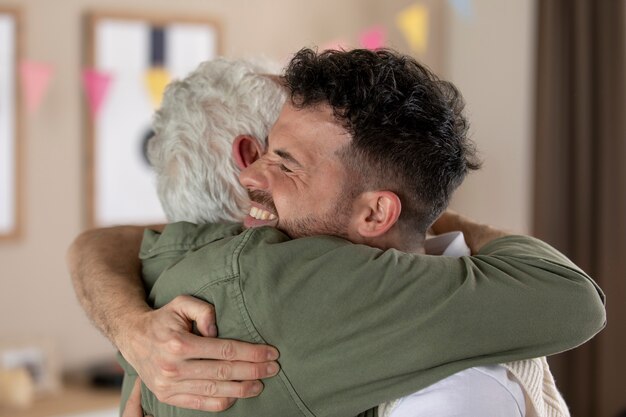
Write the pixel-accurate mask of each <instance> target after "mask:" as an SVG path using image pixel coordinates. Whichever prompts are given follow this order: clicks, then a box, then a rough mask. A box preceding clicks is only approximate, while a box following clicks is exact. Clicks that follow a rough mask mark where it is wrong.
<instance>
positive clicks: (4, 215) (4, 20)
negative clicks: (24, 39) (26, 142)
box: [0, 11, 17, 236]
mask: <svg viewBox="0 0 626 417" xmlns="http://www.w3.org/2000/svg"><path fill="white" fill-rule="evenodd" d="M16 44H17V42H16V18H15V16H14V15H13V14H9V13H4V12H2V11H0V236H9V235H12V234H14V233H15V231H16V230H17V220H16V216H17V213H16V210H17V197H16V194H17V189H16V187H17V161H16V146H17V143H16V142H17V126H16V120H17V118H16V114H17V108H16V107H17V105H16V103H17V102H16V90H17V88H16V76H15V68H16V59H17V57H16Z"/></svg>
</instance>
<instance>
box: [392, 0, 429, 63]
mask: <svg viewBox="0 0 626 417" xmlns="http://www.w3.org/2000/svg"><path fill="white" fill-rule="evenodd" d="M396 24H397V25H398V28H399V29H400V30H401V31H402V33H403V34H404V37H405V38H406V40H407V42H408V43H409V45H410V46H411V49H413V50H414V51H415V52H417V53H419V54H424V53H425V52H426V49H427V47H428V9H427V8H426V6H424V5H423V4H415V5H413V6H411V7H408V8H406V9H404V10H403V11H402V12H400V14H398V17H397V18H396Z"/></svg>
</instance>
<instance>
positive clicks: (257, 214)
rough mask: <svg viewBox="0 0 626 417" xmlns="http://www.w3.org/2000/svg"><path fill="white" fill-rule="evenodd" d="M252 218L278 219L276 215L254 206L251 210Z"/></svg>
mask: <svg viewBox="0 0 626 417" xmlns="http://www.w3.org/2000/svg"><path fill="white" fill-rule="evenodd" d="M250 216H251V217H254V218H255V219H257V220H274V219H275V218H276V215H275V214H273V213H270V212H269V211H266V210H263V209H260V208H257V207H254V206H252V207H251V208H250Z"/></svg>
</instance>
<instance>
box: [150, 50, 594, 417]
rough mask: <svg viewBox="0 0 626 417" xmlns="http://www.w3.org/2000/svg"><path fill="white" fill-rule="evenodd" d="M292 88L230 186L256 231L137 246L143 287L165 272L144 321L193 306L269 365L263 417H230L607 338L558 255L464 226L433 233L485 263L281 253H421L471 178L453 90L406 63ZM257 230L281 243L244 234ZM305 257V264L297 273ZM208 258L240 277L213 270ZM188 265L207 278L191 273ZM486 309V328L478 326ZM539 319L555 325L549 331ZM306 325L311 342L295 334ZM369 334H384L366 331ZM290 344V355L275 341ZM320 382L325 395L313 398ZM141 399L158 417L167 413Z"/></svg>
mask: <svg viewBox="0 0 626 417" xmlns="http://www.w3.org/2000/svg"><path fill="white" fill-rule="evenodd" d="M333 70H334V72H333ZM354 80H360V81H361V83H360V84H359V83H358V82H354ZM287 81H288V85H289V88H290V91H291V93H292V99H293V101H292V102H291V103H289V104H287V105H286V106H285V108H284V109H283V111H282V113H281V117H280V118H279V121H278V123H277V124H276V126H275V127H274V128H273V130H272V133H271V134H270V141H269V152H268V153H266V154H264V155H263V156H262V157H261V158H260V159H259V160H258V161H256V162H254V163H253V164H252V165H251V166H249V167H248V168H246V170H244V172H243V173H242V176H241V181H242V184H244V185H246V186H247V187H248V188H249V189H250V190H251V191H252V194H251V195H252V198H253V201H254V203H253V208H252V210H251V211H250V214H251V216H249V217H248V218H247V219H246V222H245V223H246V225H247V226H248V227H253V228H255V229H252V230H249V231H247V232H245V233H244V234H242V235H239V234H238V232H239V228H238V227H239V226H222V227H218V226H209V227H204V228H195V227H190V226H189V225H178V226H172V227H169V228H168V229H166V231H165V232H164V233H163V234H162V235H152V236H150V235H148V236H147V240H146V241H144V247H143V250H142V256H143V257H144V273H145V274H146V275H149V276H152V277H153V278H156V276H157V275H159V274H160V272H162V271H163V270H164V268H165V267H166V266H168V265H172V268H171V269H169V270H167V271H165V273H164V274H163V275H161V276H160V277H159V279H158V280H156V281H151V282H154V286H153V287H152V292H151V299H152V300H153V301H154V303H155V305H156V306H161V305H163V304H164V303H165V302H167V301H169V300H170V299H172V298H173V297H174V296H175V295H178V294H181V293H187V294H194V295H196V296H198V297H200V298H204V299H206V300H208V301H213V302H215V303H216V306H217V311H218V316H220V317H221V318H222V321H221V322H219V324H220V332H221V334H222V335H226V336H229V335H230V336H232V337H236V338H239V339H242V340H250V341H262V340H266V341H268V342H270V343H275V344H276V345H277V346H279V348H280V349H281V365H282V370H281V374H280V378H273V379H270V380H267V388H266V391H265V393H264V394H263V395H262V396H261V397H259V399H258V402H257V400H248V401H244V402H239V403H237V405H236V406H235V407H233V408H232V409H231V410H229V411H228V413H231V412H232V413H233V414H232V415H248V414H246V410H247V412H248V413H249V412H254V413H255V415H265V414H264V413H267V415H281V410H282V415H295V414H293V413H296V412H299V413H301V414H304V415H348V414H350V413H356V412H358V411H361V410H364V409H365V408H367V407H369V406H372V405H374V404H377V403H378V402H380V401H382V400H388V399H391V398H395V397H397V396H400V395H405V394H407V393H409V392H412V391H415V390H416V389H419V388H423V387H424V386H426V385H428V384H430V383H432V382H434V381H436V380H438V379H441V378H443V377H445V376H447V375H450V374H452V373H454V372H456V371H459V370H461V369H464V368H467V367H468V366H473V365H480V364H485V363H493V362H495V361H503V360H510V359H521V358H526V357H532V356H537V355H543V354H546V353H553V352H555V351H558V350H561V349H564V348H568V347H572V346H573V345H575V344H577V343H580V342H582V341H584V340H585V339H586V338H588V337H590V336H591V335H592V334H593V333H594V332H595V331H597V330H598V329H599V328H600V327H601V326H602V323H603V310H602V308H601V305H600V303H599V297H598V295H597V292H596V289H595V287H594V286H593V284H591V283H590V281H588V280H587V278H586V277H585V276H584V275H583V274H581V273H580V272H579V271H578V270H576V269H575V267H574V266H573V265H571V264H570V263H569V262H568V261H567V260H565V259H564V258H562V256H561V255H559V254H558V253H556V252H555V251H554V250H552V249H551V248H549V247H546V246H545V245H541V244H539V243H538V242H537V241H534V240H532V239H528V238H521V237H502V236H503V235H504V234H503V233H501V232H498V231H495V230H493V229H491V228H488V227H483V226H479V225H475V224H472V223H468V222H466V221H464V220H462V219H461V218H459V217H446V218H445V219H444V221H442V222H441V223H440V225H439V227H441V228H444V229H446V228H448V229H449V228H450V227H451V226H453V227H455V228H456V227H460V228H462V229H463V228H465V229H466V231H469V232H470V233H469V235H468V237H469V240H470V246H471V247H472V249H473V251H474V252H479V251H480V255H481V256H479V257H476V258H473V259H469V258H468V259H464V260H453V259H444V258H440V259H437V258H432V257H423V256H421V257H420V256H411V255H402V254H400V253H398V252H394V251H385V252H380V251H376V250H374V249H368V248H366V247H365V246H353V245H347V246H346V243H345V241H343V240H339V241H338V240H336V239H335V240H332V239H331V240H329V239H322V238H316V239H317V240H316V239H311V238H306V239H296V240H288V239H287V235H288V236H290V237H305V236H311V235H316V234H320V233H325V234H330V235H335V236H340V237H344V238H347V239H348V240H350V241H352V242H355V243H364V244H367V245H370V246H373V247H378V248H380V249H387V248H391V247H394V248H399V249H402V250H405V251H407V252H416V253H419V252H422V244H423V238H424V234H425V230H426V228H427V227H428V226H429V225H430V224H431V223H432V221H433V220H434V219H435V218H436V217H437V216H438V215H439V214H440V213H441V211H442V210H443V209H444V208H445V206H446V204H447V201H448V199H449V196H450V194H451V192H452V191H453V190H454V188H456V186H457V185H458V184H459V183H460V182H461V180H462V179H463V177H464V175H465V173H466V172H467V170H468V169H469V168H471V163H470V157H471V150H470V149H469V148H468V147H467V142H466V140H465V120H464V118H463V117H462V115H461V109H462V106H461V103H462V102H460V101H459V97H458V95H457V92H456V90H455V89H454V88H453V87H452V86H451V85H449V84H447V83H444V82H441V81H439V80H437V79H436V78H435V77H434V76H433V75H432V74H430V73H429V72H428V71H427V70H425V69H424V68H423V67H421V66H419V65H418V64H417V63H415V62H413V61H411V60H410V59H408V58H407V57H402V56H398V55H396V54H393V53H390V52H385V51H381V52H379V53H376V54H374V53H371V52H367V51H354V52H350V53H329V54H326V55H323V56H320V57H318V56H316V55H315V54H314V53H312V52H311V51H303V52H301V53H300V54H299V55H297V56H296V58H295V59H294V61H292V63H291V65H290V68H289V70H288V73H287ZM242 159H243V160H245V158H242ZM446 223H447V224H446ZM267 225H270V226H276V227H278V228H279V229H280V230H282V231H283V232H285V233H286V235H285V234H282V233H280V232H278V231H276V229H274V228H264V227H261V228H258V229H256V228H257V227H259V226H267ZM183 235H184V236H186V237H184V238H183V237H182V236H183ZM500 237H502V238H501V239H500ZM492 241H493V242H492ZM209 242H212V243H209ZM237 248H238V249H237ZM251 248H255V250H252V251H251V250H250V249H251ZM189 250H191V251H193V253H191V254H190V255H189V257H188V258H187V259H184V260H181V259H180V258H181V257H182V256H183V255H184V253H185V252H187V251H189ZM233 250H234V252H232V251H233ZM300 252H303V253H302V256H303V257H304V258H305V259H307V263H304V264H303V263H302V262H295V266H294V265H293V262H292V259H294V256H295V255H297V254H299V253H300ZM217 256H223V257H224V258H225V259H229V260H230V261H233V262H235V263H233V264H232V265H230V266H228V265H227V266H226V267H225V265H224V264H223V262H221V263H220V262H217V258H216V257H217ZM259 256H261V259H258V257H259ZM207 259H209V260H213V266H211V262H208V263H207ZM251 259H252V260H253V261H251ZM287 260H288V261H287ZM230 261H228V262H230ZM290 261H291V262H290ZM228 262H227V263H228ZM199 264H203V265H204V266H205V267H206V268H207V269H208V271H207V272H203V273H200V270H199V269H198V268H197V266H198V265H199ZM217 264H220V265H219V266H218V265H217ZM547 265H551V267H550V268H548V270H549V272H548V270H546V266H547ZM235 266H236V267H235ZM212 268H213V269H212ZM224 268H226V269H224ZM233 268H234V269H233ZM246 269H247V270H246ZM228 271H230V272H228ZM177 272H179V273H178V274H177ZM180 272H182V273H180ZM254 274H259V275H260V277H259V278H257V279H253V278H252V276H253V275H254ZM438 274H439V275H438ZM291 275H293V276H294V278H290V276H291ZM175 276H176V277H177V278H176V280H174V279H173V278H174V277H175ZM226 277H228V278H226ZM409 278H410V279H409ZM227 281H228V282H227ZM572 282H575V283H576V285H574V286H572V285H571V283H572ZM231 284H236V285H235V287H231ZM237 288H239V289H237ZM538 288H541V290H542V291H537V289H538ZM224 291H225V292H224ZM303 294H306V295H307V296H306V297H305V298H303V297H304V296H303ZM556 294H560V295H562V296H564V297H565V298H568V297H571V299H570V300H569V302H582V303H583V305H586V306H587V307H588V308H589V310H587V311H586V312H585V314H588V316H586V315H581V317H580V318H581V320H582V321H583V322H584V323H581V324H583V325H582V326H580V327H579V328H578V330H579V331H574V329H573V328H571V327H566V328H561V325H562V324H563V322H564V321H566V320H564V321H563V322H559V320H558V319H559V317H563V315H564V313H563V311H564V310H568V309H569V307H567V306H569V302H564V301H566V300H564V299H561V301H562V302H563V303H562V304H559V303H555V302H554V301H556V299H559V297H556ZM232 297H234V298H232ZM553 297H554V298H555V300H552V298H553ZM277 303H278V304H277ZM233 304H234V305H233ZM320 304H322V305H324V304H328V305H330V306H331V307H332V308H330V309H329V312H328V313H326V314H324V313H323V312H319V311H316V310H315V308H316V307H317V308H319V306H320ZM415 304H417V305H415ZM487 306H489V307H487ZM470 307H471V308H470ZM486 307H487V308H493V309H494V310H495V311H496V312H497V314H496V315H497V317H495V316H494V315H492V314H491V313H488V314H485V312H484V311H483V312H482V313H481V311H480V309H481V308H486ZM537 307H541V309H543V310H544V312H545V314H547V315H548V316H549V315H551V314H552V315H554V316H553V317H551V320H553V322H546V323H544V320H542V318H543V317H544V315H543V314H541V312H540V311H537V310H538V309H537ZM242 308H243V310H241V309H242ZM526 309H528V310H526ZM548 310H549V311H548ZM268 311H269V312H273V313H275V316H274V318H272V319H270V316H269V315H268ZM313 312H316V313H317V314H312V313H313ZM521 312H523V313H524V314H526V317H525V319H526V321H525V322H521V323H520V322H518V320H516V319H515V317H516V315H517V314H519V313H521ZM379 316H380V317H383V318H382V319H379V318H378V317H379ZM577 317H578V316H577ZM296 318H299V319H300V320H301V321H298V320H296ZM357 318H358V319H357ZM332 319H335V320H337V323H338V324H337V325H335V326H332V325H331V323H332V321H331V320H332ZM272 320H275V322H274V323H271V321H272ZM500 320H503V321H502V322H500ZM303 322H308V324H309V325H310V326H311V328H310V329H302V323H303ZM380 322H382V323H384V324H387V325H388V326H389V327H385V326H382V328H380V327H376V326H374V325H373V323H380ZM555 322H556V323H555ZM538 325H540V326H539V327H537V326H538ZM244 328H245V329H247V330H246V331H244V332H242V330H243V329H244ZM321 329H323V330H324V332H323V333H320V332H315V331H314V330H321ZM409 329H410V332H409ZM305 330H306V331H305ZM311 330H313V331H311ZM493 332H495V334H494V333H493ZM283 333H284V336H282V337H281V335H283ZM289 335H291V336H292V337H296V336H297V338H296V340H291V339H288V340H285V339H284V338H285V337H288V336H289ZM307 335H309V337H308V338H307V337H305V336H307ZM311 335H313V336H314V338H313V339H311ZM470 336H471V337H470ZM299 339H302V340H299ZM420 340H421V342H422V343H421V344H422V346H420ZM424 340H428V341H429V342H431V343H433V344H434V346H431V345H428V346H423V344H424V343H423V342H424ZM443 342H446V348H444V349H442V348H441V344H442V343H443ZM400 344H404V346H409V347H410V346H413V347H416V348H415V349H413V350H405V351H403V352H399V353H398V355H397V356H396V358H395V360H394V361H392V362H393V363H391V362H387V363H383V364H382V365H383V366H381V364H380V362H381V361H376V360H371V357H372V356H373V355H374V354H377V355H379V354H380V353H382V352H387V351H391V350H392V347H397V346H398V345H400ZM311 345H313V346H314V347H317V348H319V350H318V349H313V348H312V346H311ZM520 346H522V348H520ZM342 348H347V349H345V350H344V349H342ZM393 351H394V352H395V350H393ZM320 352H321V353H327V354H328V355H329V356H326V357H325V356H324V355H322V354H320V355H319V356H316V355H317V354H319V353H320ZM340 352H341V353H343V357H341V356H342V355H340V354H339V353H340ZM487 355H490V357H489V358H487V357H486V356H487ZM303 356H307V357H306V358H304V357H303ZM295 359H299V360H295ZM322 359H323V361H322ZM318 361H322V362H318ZM324 362H327V363H328V364H330V366H327V367H323V366H320V363H324ZM383 362H384V361H383ZM354 369H358V372H354ZM350 371H352V372H353V373H351V372H350ZM325 373H329V374H330V375H329V376H328V377H327V378H326V379H325V380H324V381H326V382H327V384H325V386H324V387H321V388H320V387H318V388H313V389H311V390H309V391H308V392H307V388H305V387H306V385H307V384H308V385H310V384H311V382H310V381H320V380H323V376H324V374H325ZM355 375H356V377H355ZM144 396H145V397H146V399H145V403H144V405H145V406H146V408H147V409H148V410H149V411H155V410H157V411H158V413H157V415H166V414H168V413H173V412H174V411H175V410H172V409H171V408H169V407H167V406H165V405H163V404H159V403H156V402H155V400H154V397H152V396H151V394H150V393H149V392H147V391H146V392H144ZM325 401H327V402H325ZM307 412H308V413H307ZM237 413H239V414H237ZM290 413H291V414H290ZM311 413H313V414H311Z"/></svg>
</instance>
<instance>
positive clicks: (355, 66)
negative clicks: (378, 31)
mask: <svg viewBox="0 0 626 417" xmlns="http://www.w3.org/2000/svg"><path fill="white" fill-rule="evenodd" d="M284 78H285V82H286V85H287V87H288V89H289V91H290V93H291V100H292V102H293V104H294V105H295V106H296V107H297V108H305V107H312V106H317V105H320V104H329V105H330V106H331V107H332V110H333V113H334V116H335V118H336V119H337V121H338V123H340V124H341V126H343V127H344V128H345V129H346V130H347V131H348V133H350V134H351V136H352V140H351V142H350V145H349V146H347V147H346V148H344V149H342V150H341V152H340V156H341V158H342V159H343V161H344V163H345V164H346V166H347V168H348V170H349V173H350V174H351V177H352V178H353V180H352V181H351V183H352V186H356V187H357V188H359V187H360V189H359V190H358V191H357V192H361V191H366V190H368V189H369V190H373V189H385V190H389V191H393V192H395V193H396V194H397V195H398V197H399V198H400V201H401V202H402V213H401V216H400V222H401V223H404V225H405V226H406V227H409V228H410V229H408V230H409V231H412V232H414V231H416V230H417V231H418V232H420V233H425V232H426V230H427V229H428V227H430V225H431V224H432V222H434V221H435V220H436V219H437V217H438V216H439V215H440V214H441V212H442V211H443V210H445V208H446V207H447V205H448V203H449V200H450V197H451V195H452V193H453V191H454V190H455V189H456V188H457V187H458V186H459V185H460V184H461V182H462V181H463V179H464V178H465V175H466V174H467V173H468V171H469V170H475V169H478V168H479V167H480V161H479V160H478V158H477V156H476V149H475V146H474V144H473V142H472V141H471V140H470V139H469V138H468V137H467V131H468V121H467V119H466V118H465V116H464V114H463V109H464V107H465V103H464V101H463V97H462V96H461V94H460V93H459V91H458V90H457V89H456V87H455V86H454V85H453V84H451V83H450V82H447V81H442V80H440V79H439V78H438V77H437V76H436V75H435V74H433V73H432V72H431V71H430V70H429V69H428V68H426V67H425V66H423V65H421V64H420V63H418V62H417V61H416V60H415V59H413V58H412V57H409V56H406V55H402V54H400V53H398V52H396V51H393V50H390V49H379V50H375V51H371V50H367V49H354V50H349V51H337V50H327V51H324V52H321V53H317V52H315V51H314V50H311V49H308V48H305V49H302V50H300V51H299V52H298V53H297V54H296V55H295V56H294V57H293V59H292V60H291V62H290V63H289V65H288V66H287V68H286V70H285V76H284Z"/></svg>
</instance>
